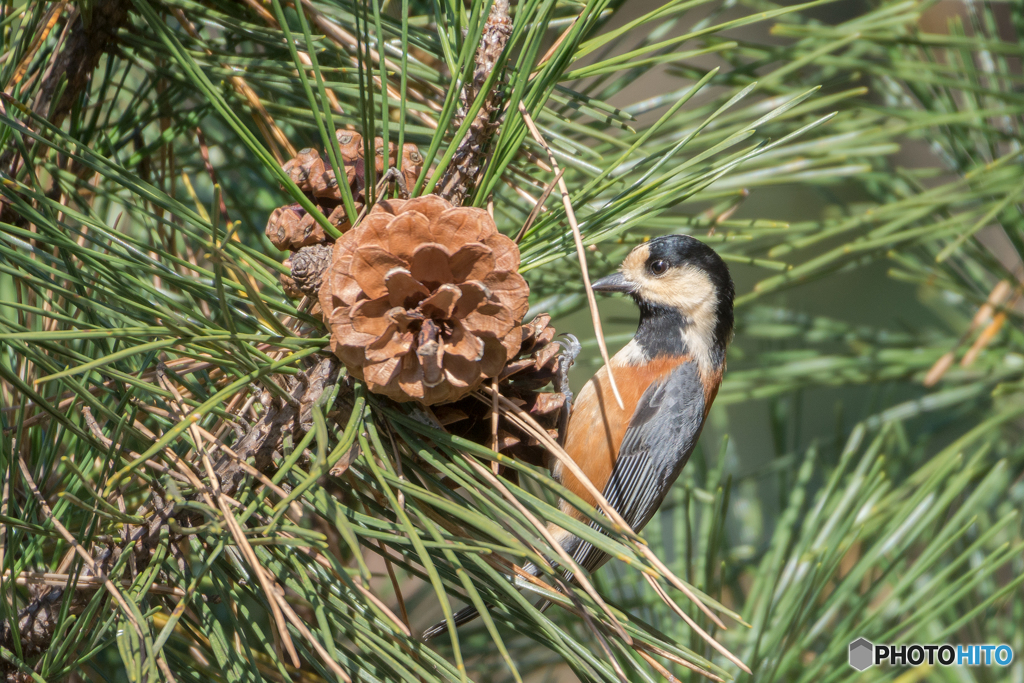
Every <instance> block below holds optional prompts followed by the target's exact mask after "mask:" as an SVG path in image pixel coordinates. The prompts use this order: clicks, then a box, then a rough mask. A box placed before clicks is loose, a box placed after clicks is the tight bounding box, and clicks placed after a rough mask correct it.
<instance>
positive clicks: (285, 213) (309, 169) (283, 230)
mask: <svg viewBox="0 0 1024 683" xmlns="http://www.w3.org/2000/svg"><path fill="white" fill-rule="evenodd" d="M335 137H336V138H337V139H338V147H339V152H340V160H341V163H342V165H343V166H344V167H345V168H344V170H345V182H346V183H347V184H348V186H349V188H350V189H351V190H352V197H353V199H354V200H355V209H356V213H358V212H359V211H361V210H362V208H363V204H364V203H365V202H366V196H365V195H366V193H365V189H366V165H365V163H364V161H363V136H362V135H360V134H359V133H354V132H352V131H350V130H338V131H335ZM373 149H374V156H375V158H374V161H375V163H374V167H375V168H376V170H377V176H376V177H377V178H378V180H379V179H380V177H381V175H382V174H383V173H384V170H385V168H384V139H383V138H375V139H374V141H373ZM397 161H398V157H397V145H396V144H395V143H393V142H389V143H388V164H389V165H391V166H394V165H396V164H397ZM422 168H423V157H422V156H420V152H419V148H418V147H416V145H413V144H405V145H403V146H402V175H403V177H404V178H405V182H406V185H407V187H408V188H410V189H411V188H412V185H413V184H414V183H415V182H416V178H417V176H418V175H419V172H420V169H422ZM282 169H283V170H284V172H285V173H287V174H288V176H289V177H290V178H291V179H292V181H293V182H294V183H295V184H296V185H298V186H299V189H300V190H302V191H303V192H304V193H306V196H307V197H309V199H310V201H312V202H313V204H315V205H316V207H317V208H318V209H319V210H320V213H322V214H324V215H325V216H327V221H328V222H329V223H330V224H331V225H333V226H334V227H336V228H337V229H338V231H339V232H345V231H346V230H348V229H349V228H350V227H351V225H350V224H349V222H348V217H347V215H346V214H345V207H344V206H343V205H342V203H341V189H340V188H339V186H338V179H337V177H336V175H335V172H334V169H333V168H332V167H331V162H330V160H329V159H327V158H323V157H321V156H320V153H319V152H317V151H316V150H315V149H313V148H311V147H307V148H306V149H303V150H301V151H300V152H299V153H298V155H297V156H296V157H295V158H294V159H291V160H289V161H287V162H286V163H285V165H284V166H283V167H282ZM266 233H267V237H269V238H270V241H271V242H272V243H273V244H274V246H275V247H277V248H278V249H280V250H282V251H287V250H289V249H290V250H292V251H296V250H298V249H301V248H302V247H309V246H312V245H314V244H323V243H324V242H327V241H329V240H328V239H327V235H326V234H324V230H323V228H322V227H321V226H320V224H319V223H318V222H317V221H316V219H315V218H314V217H313V215H312V214H309V213H306V210H305V209H303V208H302V206H301V205H299V204H289V205H287V206H282V207H279V208H277V209H274V211H273V213H271V214H270V219H269V220H268V221H267V228H266Z"/></svg>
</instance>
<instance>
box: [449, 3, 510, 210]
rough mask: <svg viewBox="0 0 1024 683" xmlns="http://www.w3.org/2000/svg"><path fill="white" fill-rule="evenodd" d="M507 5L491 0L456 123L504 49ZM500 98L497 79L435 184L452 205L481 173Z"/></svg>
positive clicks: (497, 119) (463, 197)
mask: <svg viewBox="0 0 1024 683" xmlns="http://www.w3.org/2000/svg"><path fill="white" fill-rule="evenodd" d="M508 6H509V3H508V0H494V4H493V5H491V13H490V15H488V17H487V24H486V25H485V26H484V31H483V35H482V36H481V37H480V46H479V47H478V48H477V51H476V69H475V70H474V71H473V78H472V79H471V80H470V81H469V82H468V83H466V85H465V87H464V88H463V89H462V95H461V97H460V99H461V107H460V111H459V116H458V117H457V119H456V124H457V125H461V123H462V121H463V120H465V116H466V115H467V114H468V112H469V108H470V106H471V105H472V104H473V102H474V101H475V100H476V98H477V97H478V96H479V95H480V91H481V90H482V89H483V87H484V84H485V83H486V82H487V78H488V77H489V76H490V75H491V73H493V72H494V70H495V69H496V68H497V66H498V60H499V59H500V58H501V53H502V52H503V51H504V50H505V45H506V44H507V43H508V39H509V36H511V35H512V20H511V19H509V16H508ZM502 99H503V93H502V91H501V88H500V79H498V80H496V81H495V82H494V85H493V87H492V89H491V91H490V92H489V93H487V95H486V97H485V98H484V101H483V105H482V106H481V107H480V111H478V112H477V113H476V116H475V117H474V118H473V122H472V123H471V124H470V127H469V132H468V133H467V134H466V137H465V138H464V139H463V140H462V142H460V143H459V146H458V148H457V149H456V150H455V155H454V156H453V157H452V160H451V163H450V164H448V168H447V169H446V170H445V173H444V175H443V176H442V177H441V181H440V182H439V183H438V184H437V187H438V190H437V194H439V195H440V196H442V197H444V198H445V199H447V200H448V201H450V202H451V203H452V204H454V205H455V206H461V205H462V202H464V201H465V200H466V197H468V196H469V194H470V193H471V192H472V191H473V189H474V188H475V187H476V184H477V182H478V181H479V180H480V174H481V172H482V171H483V168H484V165H485V163H486V160H487V158H488V153H489V152H490V144H491V140H492V138H493V137H494V133H495V132H496V131H497V130H498V126H499V125H500V123H501V119H500V112H499V110H500V109H501V102H502Z"/></svg>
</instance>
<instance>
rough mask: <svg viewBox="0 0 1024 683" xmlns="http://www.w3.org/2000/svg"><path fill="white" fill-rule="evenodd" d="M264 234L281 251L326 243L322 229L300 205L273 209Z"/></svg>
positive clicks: (325, 236)
mask: <svg viewBox="0 0 1024 683" xmlns="http://www.w3.org/2000/svg"><path fill="white" fill-rule="evenodd" d="M342 215H344V214H342ZM266 233H267V237H269V238H270V241H271V243H272V244H273V245H274V246H275V247H277V248H278V249H280V250H281V251H286V250H289V249H293V250H294V249H301V248H302V247H308V246H310V245H312V244H321V243H323V242H326V241H327V235H326V234H324V229H323V228H322V227H320V224H319V223H318V222H317V221H316V219H315V218H313V215H312V214H309V213H306V210H305V209H303V208H302V206H301V205H300V204H292V205H290V206H281V207H278V208H276V209H274V211H273V212H272V213H271V214H270V219H269V220H268V221H267V229H266Z"/></svg>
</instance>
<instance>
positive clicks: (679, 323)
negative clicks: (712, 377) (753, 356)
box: [633, 296, 733, 367]
mask: <svg viewBox="0 0 1024 683" xmlns="http://www.w3.org/2000/svg"><path fill="white" fill-rule="evenodd" d="M633 299H634V300H635V301H636V304H637V307H638V308H639V309H640V325H639V327H638V328H637V331H636V335H635V336H634V337H633V339H634V341H636V343H637V345H638V346H639V347H640V348H641V350H643V352H644V355H646V356H647V357H648V358H649V359H651V360H653V359H655V358H658V357H660V356H685V355H688V354H689V353H690V352H691V349H689V348H687V345H686V339H685V337H684V335H683V334H682V332H683V331H684V330H685V329H686V328H687V327H689V326H690V325H692V324H693V321H692V320H691V319H690V318H689V317H687V316H685V315H683V313H682V312H681V311H680V310H679V309H677V308H673V307H671V306H663V305H661V304H656V303H653V302H651V301H646V300H644V299H641V298H640V297H637V296H634V297H633ZM723 304H724V306H723ZM723 307H724V308H727V309H728V310H725V311H723V310H721V309H722V308H723ZM718 309H719V310H716V312H715V313H716V324H715V330H714V338H713V339H712V340H711V341H710V344H709V346H710V349H711V362H712V363H713V364H714V365H715V366H716V367H717V366H719V365H721V364H722V363H723V362H724V361H725V348H726V345H727V344H728V343H729V337H730V335H731V334H732V324H733V317H732V302H731V301H729V302H721V303H720V304H719V306H718Z"/></svg>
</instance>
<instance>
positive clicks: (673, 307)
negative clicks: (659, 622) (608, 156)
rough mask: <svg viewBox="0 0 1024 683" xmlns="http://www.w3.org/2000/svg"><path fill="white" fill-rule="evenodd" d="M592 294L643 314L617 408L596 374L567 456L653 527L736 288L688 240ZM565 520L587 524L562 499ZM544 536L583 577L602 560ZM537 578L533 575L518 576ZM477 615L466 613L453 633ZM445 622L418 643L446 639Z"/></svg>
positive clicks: (720, 351)
mask: <svg viewBox="0 0 1024 683" xmlns="http://www.w3.org/2000/svg"><path fill="white" fill-rule="evenodd" d="M592 287H593V289H594V290H595V291H598V292H622V293H625V294H629V295H630V296H632V297H633V300H634V301H636V304H637V306H638V307H639V308H640V325H639V328H638V329H637V332H636V335H635V336H634V337H633V340H632V341H630V342H629V343H628V344H627V345H626V346H625V347H623V348H622V350H621V351H619V352H618V353H617V354H615V356H613V357H612V358H611V364H610V365H611V371H612V373H613V375H614V378H615V384H616V386H617V387H618V389H619V392H620V395H621V397H622V403H623V406H624V407H622V408H620V407H619V405H618V402H617V401H616V400H615V395H614V393H613V392H612V389H611V384H610V382H609V379H608V370H609V368H608V367H607V366H605V367H602V368H601V369H600V370H599V371H598V372H597V374H596V375H594V376H593V377H592V378H591V379H590V381H589V382H587V384H586V385H585V386H584V387H583V389H582V390H581V391H580V394H579V397H578V398H577V399H576V402H575V403H574V405H573V409H572V414H571V416H570V417H569V424H568V427H567V430H566V437H565V450H566V452H568V454H569V455H570V456H571V457H572V459H573V460H574V461H575V462H576V464H577V465H579V467H580V469H581V470H583V472H584V473H585V474H586V475H587V477H588V478H589V479H590V481H591V483H593V484H594V486H595V487H596V488H597V489H598V490H600V491H601V492H602V493H603V494H604V497H605V498H606V499H607V501H608V503H609V504H610V505H611V506H612V507H613V508H615V510H617V511H618V513H619V514H620V515H622V517H623V519H624V520H625V521H626V523H627V524H629V526H630V527H631V528H632V529H633V530H634V531H640V530H641V529H643V528H644V526H645V525H646V524H647V523H648V522H649V521H650V520H651V518H652V517H653V516H654V513H655V512H656V511H657V510H658V507H659V506H660V505H661V502H662V500H664V498H665V495H666V494H667V493H668V490H669V489H670V488H671V486H672V484H673V483H674V482H675V480H676V477H678V476H679V472H680V471H681V470H682V469H683V466H684V465H685V464H686V461H687V460H688V459H689V457H690V453H692V452H693V449H694V446H696V444H697V439H698V438H699V437H700V433H701V429H702V428H703V427H704V420H705V418H707V415H708V411H709V410H710V408H711V404H712V402H713V401H714V400H715V396H716V394H717V393H718V387H719V385H720V384H721V382H722V373H723V372H724V371H725V351H726V347H727V346H728V344H729V342H730V340H731V338H732V331H733V313H732V305H733V284H732V278H731V277H730V276H729V269H728V268H727V267H726V265H725V263H724V262H723V261H722V259H721V257H720V256H719V255H718V254H716V253H715V252H714V250H713V249H711V248H710V247H708V246H707V245H705V244H704V243H702V242H700V241H698V240H696V239H694V238H692V237H689V236H687V235H670V236H666V237H659V238H657V239H653V240H651V241H650V242H646V243H644V244H641V245H639V246H638V247H636V248H635V249H633V251H631V252H630V253H629V255H628V256H627V257H626V260H625V261H624V262H623V264H622V267H621V268H620V269H619V272H618V273H615V274H614V275H610V276H608V277H605V278H602V279H600V280H598V281H597V282H595V283H593V285H592ZM552 473H553V474H554V476H555V478H557V479H558V480H559V481H560V482H561V484H562V485H563V486H565V488H567V489H568V490H569V491H571V492H572V493H574V494H576V495H577V496H579V497H580V498H582V499H583V500H585V501H586V502H587V503H589V504H591V505H594V506H595V507H596V505H597V503H596V501H595V500H594V497H593V496H592V495H591V494H590V493H589V492H588V491H587V490H586V489H585V488H584V487H583V484H582V483H581V482H580V481H579V480H578V479H577V478H576V477H575V476H574V475H573V474H572V473H571V472H569V471H567V470H566V469H565V468H564V467H562V466H561V464H559V463H558V462H557V461H555V465H554V466H553V468H552ZM560 507H561V509H562V511H563V512H565V513H567V514H569V515H572V516H573V517H575V518H576V519H579V520H581V521H586V519H587V518H586V517H585V516H584V515H583V514H582V513H581V512H580V511H579V510H577V509H576V508H575V507H573V506H572V505H570V504H569V503H567V502H566V501H565V500H562V501H561V502H560ZM550 530H551V531H552V534H553V535H554V536H555V538H556V539H557V540H558V542H559V543H560V544H561V545H562V547H563V548H565V549H566V551H567V552H568V553H569V554H570V556H571V557H572V558H573V560H574V561H575V562H576V563H577V564H578V565H579V566H581V567H583V568H584V569H586V570H587V571H589V572H592V571H594V570H596V569H597V568H598V567H600V566H601V565H602V564H604V563H605V561H607V559H608V556H607V555H606V554H605V553H603V552H600V551H598V550H597V549H595V548H594V547H593V546H591V545H590V544H589V543H587V542H585V541H583V540H581V539H580V538H578V537H577V536H574V535H573V534H571V533H569V532H568V531H565V530H564V529H561V528H559V527H556V526H553V525H552V526H551V527H550ZM524 569H526V570H527V571H530V572H531V573H536V572H537V569H536V567H533V566H530V565H528V566H527V567H524ZM475 616H476V610H475V609H473V608H471V607H470V608H466V609H463V610H461V611H460V612H458V613H457V614H456V615H455V621H456V623H457V624H462V623H465V622H467V621H469V620H471V619H472V618H474V617H475ZM445 628H446V624H445V622H442V623H440V624H437V625H436V626H434V627H432V628H431V629H429V630H428V631H427V632H426V633H424V638H429V637H432V636H435V635H437V634H438V633H441V632H443V631H444V630H445Z"/></svg>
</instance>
